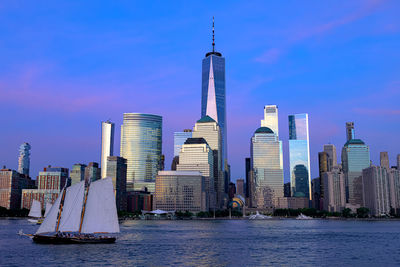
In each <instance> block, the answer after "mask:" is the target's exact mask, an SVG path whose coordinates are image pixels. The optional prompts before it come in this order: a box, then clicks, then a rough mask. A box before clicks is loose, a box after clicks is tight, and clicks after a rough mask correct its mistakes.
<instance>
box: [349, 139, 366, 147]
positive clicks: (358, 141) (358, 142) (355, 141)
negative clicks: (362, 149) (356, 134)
mask: <svg viewBox="0 0 400 267" xmlns="http://www.w3.org/2000/svg"><path fill="white" fill-rule="evenodd" d="M344 145H345V146H348V145H365V143H364V142H363V141H362V140H361V139H350V140H349V141H347V142H346V144H344Z"/></svg>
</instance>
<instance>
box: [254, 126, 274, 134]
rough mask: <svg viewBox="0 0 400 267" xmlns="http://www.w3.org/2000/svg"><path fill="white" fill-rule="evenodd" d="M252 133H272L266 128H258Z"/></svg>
mask: <svg viewBox="0 0 400 267" xmlns="http://www.w3.org/2000/svg"><path fill="white" fill-rule="evenodd" d="M254 133H272V134H273V133H274V131H272V130H271V129H270V128H268V127H260V128H258V129H257V130H256V131H255V132H254Z"/></svg>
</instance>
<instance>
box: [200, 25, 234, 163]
mask: <svg viewBox="0 0 400 267" xmlns="http://www.w3.org/2000/svg"><path fill="white" fill-rule="evenodd" d="M201 91H202V92H201V117H204V116H206V115H208V116H210V117H211V118H213V119H214V120H215V121H216V122H217V123H218V124H219V127H220V129H221V137H222V153H221V155H222V168H223V169H225V164H227V154H228V151H227V138H226V137H227V131H226V130H227V125H226V91H225V58H224V57H222V54H221V53H219V52H217V51H215V41H214V18H213V42H212V51H211V52H208V53H207V54H206V56H205V58H204V59H203V63H202V84H201Z"/></svg>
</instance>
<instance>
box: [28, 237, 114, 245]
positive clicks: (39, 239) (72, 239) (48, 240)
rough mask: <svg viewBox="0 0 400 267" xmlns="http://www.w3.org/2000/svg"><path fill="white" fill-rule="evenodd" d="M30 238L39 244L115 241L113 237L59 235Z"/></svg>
mask: <svg viewBox="0 0 400 267" xmlns="http://www.w3.org/2000/svg"><path fill="white" fill-rule="evenodd" d="M32 240H33V241H34V242H35V243H40V244H99V243H103V244H104V243H115V240H116V238H115V237H91V238H86V237H83V238H78V237H59V236H45V235H34V236H33V238H32Z"/></svg>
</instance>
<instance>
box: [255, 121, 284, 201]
mask: <svg viewBox="0 0 400 267" xmlns="http://www.w3.org/2000/svg"><path fill="white" fill-rule="evenodd" d="M250 155H251V162H250V164H251V169H252V172H253V177H252V186H251V187H252V189H251V190H252V191H253V192H252V194H251V195H252V200H251V202H252V206H253V207H255V208H263V209H264V208H274V207H277V205H278V199H279V198H282V197H283V157H282V142H281V141H279V140H278V136H277V135H276V134H275V133H274V132H273V131H272V130H271V129H270V128H268V127H260V128H258V129H257V130H256V131H255V132H254V135H253V137H252V138H251V142H250Z"/></svg>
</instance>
